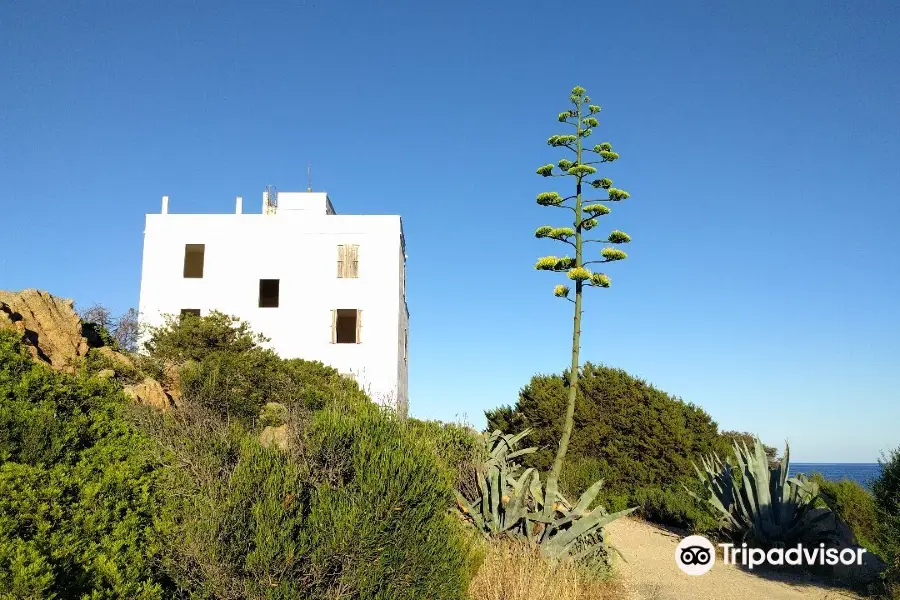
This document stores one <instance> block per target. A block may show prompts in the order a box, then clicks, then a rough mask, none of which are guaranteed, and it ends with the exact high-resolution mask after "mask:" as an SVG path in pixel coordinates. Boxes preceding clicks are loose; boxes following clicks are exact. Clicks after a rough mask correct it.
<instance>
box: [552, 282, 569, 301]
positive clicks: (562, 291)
mask: <svg viewBox="0 0 900 600" xmlns="http://www.w3.org/2000/svg"><path fill="white" fill-rule="evenodd" d="M553 295H554V296H556V297H557V298H568V297H569V286H566V285H562V284H560V285H558V286H556V287H554V288H553Z"/></svg>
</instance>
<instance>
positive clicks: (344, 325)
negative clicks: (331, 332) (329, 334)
mask: <svg viewBox="0 0 900 600" xmlns="http://www.w3.org/2000/svg"><path fill="white" fill-rule="evenodd" d="M334 329H335V341H336V342H337V343H338V344H355V343H357V342H358V341H359V311H357V310H356V309H354V308H339V309H337V317H336V319H335V328H334Z"/></svg>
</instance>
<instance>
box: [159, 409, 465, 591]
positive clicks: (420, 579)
mask: <svg viewBox="0 0 900 600" xmlns="http://www.w3.org/2000/svg"><path fill="white" fill-rule="evenodd" d="M147 418H148V420H149V421H151V422H152V423H151V424H150V425H149V427H151V428H153V429H154V430H155V431H156V435H157V437H158V438H159V439H160V440H161V442H162V444H163V446H165V452H166V453H168V454H170V455H171V456H173V457H175V461H176V462H177V463H180V464H189V465H191V468H190V469H187V470H183V471H178V472H176V473H174V479H173V482H172V485H173V487H175V488H176V489H178V490H179V494H178V495H179V496H180V497H182V498H183V499H184V500H183V505H181V506H180V508H179V511H178V512H179V514H180V515H181V516H180V518H179V521H178V523H177V524H176V525H175V526H174V529H175V530H176V531H177V535H176V542H175V543H174V544H173V552H172V554H171V556H170V557H169V558H168V560H167V561H166V562H167V564H168V565H170V568H171V572H172V573H173V577H174V578H175V580H176V581H177V582H178V584H179V585H180V586H182V587H184V588H185V589H187V590H190V591H191V592H192V593H194V594H195V595H197V596H199V597H237V598H257V597H265V598H294V597H302V598H313V599H315V598H322V599H325V598H335V597H352V598H385V599H406V598H409V599H413V598H416V599H418V598H426V597H427V598H438V599H441V598H447V599H450V598H454V599H456V598H462V597H463V594H464V592H465V589H466V587H467V585H468V582H469V580H470V578H471V575H472V571H473V567H474V564H473V561H474V560H475V558H476V557H475V555H474V554H473V551H472V549H471V547H470V540H469V537H468V534H467V533H466V532H465V531H464V529H463V527H462V525H461V523H459V522H457V521H456V520H455V519H453V518H452V517H451V516H450V514H449V510H448V509H449V508H450V507H451V498H452V496H451V494H450V482H451V481H452V472H451V471H450V470H448V469H446V468H444V467H443V466H442V465H441V464H440V462H439V461H438V459H437V457H436V456H435V455H434V453H433V448H432V447H431V446H430V444H429V443H427V442H425V441H424V440H423V439H422V438H421V436H419V435H418V434H417V433H416V432H414V431H413V430H412V429H411V428H410V427H409V426H407V425H406V424H405V423H403V422H401V421H399V420H398V419H396V418H394V417H393V416H391V415H390V414H387V413H383V412H382V411H381V410H380V409H379V408H378V407H376V406H374V405H372V404H370V403H368V402H359V403H353V404H351V405H349V406H343V407H338V406H329V407H326V408H324V409H321V410H319V411H316V412H315V413H313V414H312V415H311V416H310V420H309V421H308V422H307V423H305V424H304V425H303V427H304V430H305V433H304V434H303V448H302V450H301V451H299V452H282V451H279V450H275V449H267V448H264V447H262V446H261V445H260V444H259V442H258V441H257V440H256V438H255V436H253V435H252V434H250V433H248V432H247V430H246V429H243V428H242V426H241V425H239V424H238V423H235V422H231V423H225V422H224V421H222V420H220V419H219V418H218V417H216V416H215V415H214V414H213V413H210V412H208V411H203V410H201V409H198V410H194V409H188V410H186V411H182V412H179V413H178V414H173V415H149V416H148V417H147ZM200 431H205V432H206V435H205V436H198V435H196V434H197V433H198V432H200Z"/></svg>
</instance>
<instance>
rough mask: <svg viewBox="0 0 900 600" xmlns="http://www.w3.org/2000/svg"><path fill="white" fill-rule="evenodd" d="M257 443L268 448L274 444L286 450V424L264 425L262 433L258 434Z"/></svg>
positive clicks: (288, 442) (287, 435) (287, 434)
mask: <svg viewBox="0 0 900 600" xmlns="http://www.w3.org/2000/svg"><path fill="white" fill-rule="evenodd" d="M259 443H260V444H262V445H263V446H265V447H267V448H270V447H272V446H275V447H276V448H280V449H281V450H287V449H288V447H289V446H290V441H289V432H288V426H287V425H286V424H285V425H279V426H278V427H272V426H271V425H269V426H268V427H264V428H263V430H262V433H260V434H259Z"/></svg>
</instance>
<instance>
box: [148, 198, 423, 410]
mask: <svg viewBox="0 0 900 600" xmlns="http://www.w3.org/2000/svg"><path fill="white" fill-rule="evenodd" d="M270 195H271V197H270ZM168 204H169V198H168V196H164V197H163V204H162V214H148V215H147V222H146V227H145V229H144V257H143V270H142V273H141V298H140V308H139V311H140V319H141V322H142V324H151V325H157V324H160V323H162V321H163V315H165V314H173V315H179V314H182V313H184V312H193V313H195V314H196V313H199V314H207V313H208V312H209V311H211V310H219V311H221V312H224V313H226V314H230V315H235V316H237V317H240V318H241V319H244V320H246V321H248V322H249V323H250V324H251V326H252V327H253V329H254V331H258V332H260V333H263V334H264V335H265V336H266V337H268V338H271V343H270V346H271V347H272V348H273V349H274V350H275V351H276V352H278V354H279V355H280V356H282V357H284V358H304V359H308V360H319V361H322V362H323V363H325V364H327V365H331V366H333V367H335V368H336V369H337V370H338V371H340V372H342V373H345V374H349V375H352V376H353V377H355V378H356V380H357V381H358V382H359V383H360V385H361V386H362V387H363V389H365V390H367V391H368V392H369V394H370V396H371V397H372V399H373V400H375V401H377V402H380V403H383V404H389V405H393V406H396V407H397V409H398V410H399V411H400V412H402V413H404V414H405V413H406V411H407V404H408V399H407V372H408V369H407V352H408V339H409V312H408V309H407V305H406V253H405V243H404V238H403V226H402V223H401V220H400V217H399V216H397V215H338V214H336V213H335V211H334V208H333V206H332V204H331V200H329V198H328V196H327V194H325V193H319V192H289V193H285V192H280V193H278V192H274V193H272V194H270V193H269V192H266V193H264V194H263V209H262V213H261V214H243V211H242V206H241V204H242V201H241V198H238V199H237V203H236V210H235V212H234V214H211V215H209V214H169V210H168Z"/></svg>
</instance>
